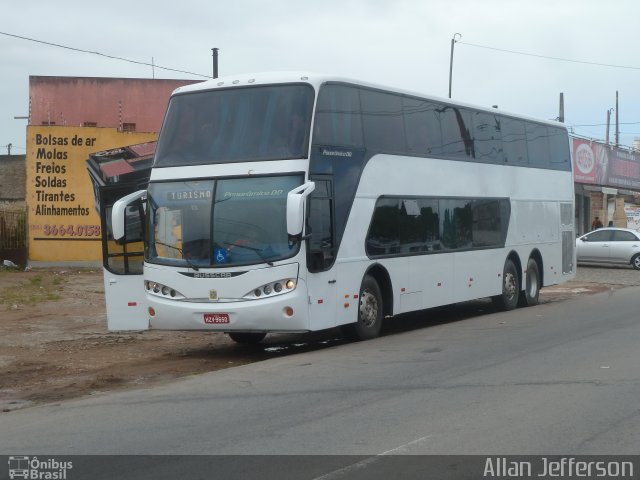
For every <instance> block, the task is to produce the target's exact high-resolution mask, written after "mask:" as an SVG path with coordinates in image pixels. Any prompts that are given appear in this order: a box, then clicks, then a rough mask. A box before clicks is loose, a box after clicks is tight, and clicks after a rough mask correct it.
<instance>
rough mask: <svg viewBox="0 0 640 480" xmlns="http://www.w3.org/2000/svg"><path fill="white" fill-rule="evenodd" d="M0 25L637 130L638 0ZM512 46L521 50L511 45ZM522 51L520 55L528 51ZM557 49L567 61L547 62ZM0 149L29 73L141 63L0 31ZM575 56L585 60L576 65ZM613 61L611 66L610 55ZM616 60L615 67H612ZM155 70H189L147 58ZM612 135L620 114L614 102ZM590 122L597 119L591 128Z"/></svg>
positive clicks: (586, 132)
mask: <svg viewBox="0 0 640 480" xmlns="http://www.w3.org/2000/svg"><path fill="white" fill-rule="evenodd" d="M6 3H7V4H5V5H4V7H3V8H2V20H3V21H2V22H1V26H0V32H3V33H5V34H12V35H18V36H22V37H29V38H33V39H37V40H41V41H44V42H49V43H55V44H59V45H64V46H68V47H73V48H77V49H82V50H89V51H95V52H100V53H102V54H105V55H112V56H117V57H122V58H126V59H130V60H135V61H139V62H146V63H151V62H152V58H153V62H154V63H155V64H156V65H158V66H165V67H170V68H174V69H178V70H184V71H188V72H194V73H199V74H201V75H205V76H206V75H211V72H212V58H211V48H212V47H217V48H219V49H220V58H219V73H220V76H226V75H231V76H233V75H234V74H238V73H246V72H260V71H266V70H296V71H308V72H319V73H335V74H339V75H341V76H348V77H353V78H357V79H362V80H366V81H369V82H374V83H381V84H383V85H389V86H397V87H401V88H404V89H409V90H413V91H417V92H423V93H425V94H429V95H435V96H439V97H447V96H448V88H449V58H450V47H451V38H452V37H453V36H454V34H456V33H460V34H461V35H462V37H461V38H459V42H458V43H456V46H455V54H454V65H453V89H452V90H453V93H452V97H453V99H455V100H460V101H464V102H467V103H473V104H478V105H483V106H492V105H498V106H499V108H500V109H502V110H506V111H509V112H515V113H521V114H525V115H529V116H533V117H538V118H542V119H554V118H556V117H558V114H559V107H558V105H559V94H560V92H564V98H565V123H566V124H567V125H568V126H569V127H571V128H573V130H574V131H575V133H577V134H579V135H583V136H587V137H591V138H595V139H604V137H605V130H606V127H605V125H606V115H607V113H606V112H607V110H608V109H610V108H613V107H615V95H616V91H618V92H619V122H620V127H619V128H620V143H621V144H622V145H628V146H631V145H632V144H633V140H634V138H636V137H640V55H638V51H639V49H640V41H639V37H640V1H638V0H535V1H534V0H527V1H520V0H442V1H440V0H389V1H387V0H315V1H313V2H311V1H305V0H280V1H279V0H271V1H269V2H266V1H259V0H242V1H236V2H228V1H225V2H222V1H216V0H208V1H207V0H202V1H197V0H182V1H181V2H169V3H167V2H158V1H155V0H154V1H150V0H138V1H135V0H134V1H131V0H129V1H122V0H110V1H108V2H87V1H86V0H84V1H79V0H58V1H55V2H52V1H50V0H28V1H26V0H25V1H20V2H18V1H16V0H13V1H11V2H6ZM504 50H509V51H511V52H520V53H509V52H506V51H504ZM525 54H528V55H525ZM543 57H556V58H560V59H566V60H570V61H559V60H552V59H549V58H543ZM0 60H1V62H0V65H2V89H1V90H0V153H3V154H5V153H6V152H7V149H6V145H7V144H8V143H12V144H13V149H12V153H14V154H22V153H25V145H26V125H27V121H26V120H16V119H14V117H15V116H26V115H27V114H28V108H29V88H28V87H29V76H30V75H43V76H46V75H55V76H81V77H142V78H151V76H152V68H151V67H150V66H144V65H136V64H133V63H128V62H124V61H119V60H114V59H109V58H106V57H104V56H98V55H95V54H89V53H81V52H76V51H71V50H66V49H62V48H58V47H54V46H50V45H45V44H42V43H35V42H31V41H27V40H23V39H19V38H15V37H11V36H7V35H0ZM582 62H584V63H582ZM605 65H609V66H605ZM614 66H617V67H614ZM155 76H156V78H185V79H197V78H201V77H197V76H194V75H188V74H183V73H176V72H170V71H164V70H160V69H159V68H156V69H155ZM611 119H612V126H611V130H610V132H611V134H610V135H611V140H612V141H613V139H614V131H615V126H614V124H615V112H613V113H612V116H611ZM591 125H594V126H591Z"/></svg>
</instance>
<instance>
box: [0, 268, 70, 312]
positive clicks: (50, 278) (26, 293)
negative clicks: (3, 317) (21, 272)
mask: <svg viewBox="0 0 640 480" xmlns="http://www.w3.org/2000/svg"><path fill="white" fill-rule="evenodd" d="M64 283H65V280H64V279H63V278H61V277H59V276H57V275H49V274H48V275H42V274H37V275H34V276H32V277H31V278H28V279H26V280H23V281H20V282H16V284H15V285H12V286H10V287H4V288H3V289H2V290H0V304H2V305H6V306H13V305H37V304H39V303H41V302H49V301H57V300H61V299H62V295H61V293H62V290H63V288H64V287H63V285H64Z"/></svg>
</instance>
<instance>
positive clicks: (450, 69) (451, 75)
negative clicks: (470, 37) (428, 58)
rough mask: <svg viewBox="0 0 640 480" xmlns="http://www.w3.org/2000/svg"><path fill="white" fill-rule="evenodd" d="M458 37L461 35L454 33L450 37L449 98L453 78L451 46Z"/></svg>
mask: <svg viewBox="0 0 640 480" xmlns="http://www.w3.org/2000/svg"><path fill="white" fill-rule="evenodd" d="M456 37H457V38H456ZM460 38H462V35H461V34H459V33H456V34H454V35H453V38H452V39H451V58H450V59H449V98H451V81H452V78H453V47H454V45H455V44H456V42H457V41H458V40H459V39H460Z"/></svg>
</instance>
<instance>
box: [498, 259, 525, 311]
mask: <svg viewBox="0 0 640 480" xmlns="http://www.w3.org/2000/svg"><path fill="white" fill-rule="evenodd" d="M518 278H519V277H518V269H517V268H516V266H515V264H514V263H513V261H511V260H510V259H507V261H506V262H504V269H503V271H502V293H501V294H500V295H496V296H495V297H491V300H492V301H493V304H494V305H495V306H496V308H498V310H503V311H508V310H513V309H514V308H516V307H517V306H518V297H519V293H520V287H519V285H520V282H519V280H518Z"/></svg>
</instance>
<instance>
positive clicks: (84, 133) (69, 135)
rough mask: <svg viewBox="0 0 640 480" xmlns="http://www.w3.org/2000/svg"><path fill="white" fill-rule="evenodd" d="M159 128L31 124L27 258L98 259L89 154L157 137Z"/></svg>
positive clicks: (99, 248)
mask: <svg viewBox="0 0 640 480" xmlns="http://www.w3.org/2000/svg"><path fill="white" fill-rule="evenodd" d="M156 137H157V134H156V133H155V132H120V131H118V129H116V128H88V127H58V126H54V127H49V126H30V127H27V160H26V165H27V168H26V171H27V189H26V198H27V205H28V213H29V217H28V218H29V233H28V245H29V260H30V261H32V262H54V263H56V262H76V261H79V262H81V261H97V260H100V259H101V258H102V244H101V238H102V236H101V224H100V217H99V215H98V212H97V210H96V202H95V196H94V190H93V185H92V183H91V180H90V178H89V173H88V172H87V164H86V162H87V159H88V158H89V156H90V154H91V153H93V152H99V151H103V150H109V149H114V148H119V147H123V146H127V145H135V144H139V143H145V142H150V141H153V140H155V139H156Z"/></svg>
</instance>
